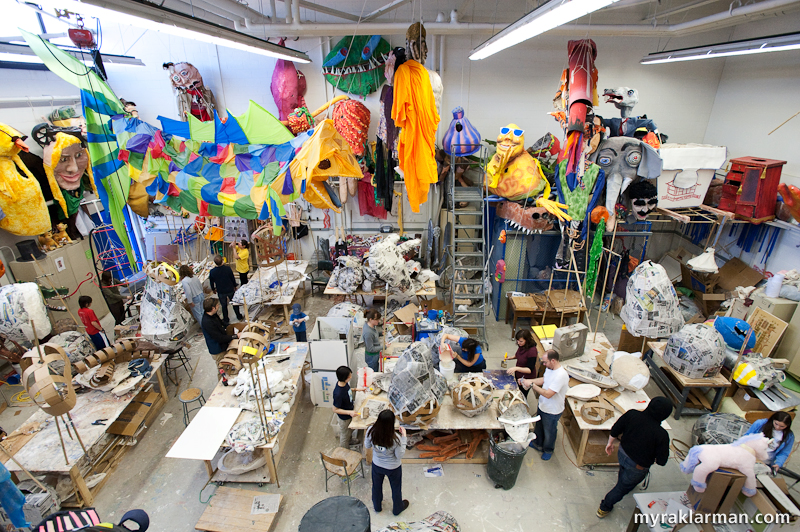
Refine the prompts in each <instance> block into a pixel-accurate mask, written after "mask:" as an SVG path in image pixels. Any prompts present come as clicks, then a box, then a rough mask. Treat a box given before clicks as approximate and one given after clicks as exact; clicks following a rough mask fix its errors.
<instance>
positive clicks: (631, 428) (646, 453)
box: [597, 397, 672, 518]
mask: <svg viewBox="0 0 800 532" xmlns="http://www.w3.org/2000/svg"><path fill="white" fill-rule="evenodd" d="M671 413H672V403H671V402H670V401H669V399H667V398H666V397H656V398H654V399H653V400H652V401H650V404H649V405H647V408H645V409H644V411H643V412H642V411H639V410H628V411H627V412H625V413H624V414H622V417H620V418H619V419H618V420H617V422H616V423H614V426H613V427H611V434H610V435H609V436H608V444H606V454H607V455H609V456H610V455H611V453H613V452H614V445H615V444H617V443H619V450H618V452H617V457H618V461H619V476H618V477H617V485H616V486H614V487H613V488H612V489H611V491H609V492H608V493H606V496H605V498H603V500H602V501H601V502H600V507H599V508H598V509H597V517H600V518H603V517H605V516H607V515H608V514H609V513H611V510H613V509H614V505H615V504H616V503H618V502H619V501H621V500H622V498H623V497H624V496H625V495H627V494H628V493H630V492H631V491H632V490H633V488H635V487H636V486H638V485H639V483H640V482H642V481H643V480H644V479H645V477H647V475H648V474H649V473H650V466H652V465H653V464H654V463H656V464H658V465H660V466H665V465H667V460H668V459H669V434H667V431H666V430H664V428H663V427H662V426H661V422H662V421H664V420H665V419H667V418H668V417H669V415H670V414H671Z"/></svg>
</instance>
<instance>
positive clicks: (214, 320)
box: [200, 298, 239, 357]
mask: <svg viewBox="0 0 800 532" xmlns="http://www.w3.org/2000/svg"><path fill="white" fill-rule="evenodd" d="M218 310H219V303H218V302H217V301H215V300H213V299H211V298H208V299H206V300H205V301H203V311H204V314H203V321H202V322H201V324H200V326H201V328H202V329H203V336H204V337H205V339H206V346H208V352H209V353H211V354H212V355H214V356H215V357H216V356H217V355H222V354H223V353H225V350H226V349H227V348H228V344H230V343H231V341H232V340H233V339H234V338H239V335H238V334H228V332H227V331H226V330H225V325H224V324H223V323H222V320H221V319H220V317H219V315H218V314H217V311H218Z"/></svg>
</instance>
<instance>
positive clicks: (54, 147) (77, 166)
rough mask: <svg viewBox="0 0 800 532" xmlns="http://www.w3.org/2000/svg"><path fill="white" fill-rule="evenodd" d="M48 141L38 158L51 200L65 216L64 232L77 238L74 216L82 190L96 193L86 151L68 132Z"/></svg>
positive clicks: (79, 141) (81, 196) (57, 134)
mask: <svg viewBox="0 0 800 532" xmlns="http://www.w3.org/2000/svg"><path fill="white" fill-rule="evenodd" d="M50 138H51V142H50V143H48V144H46V145H45V146H44V155H43V157H42V161H43V165H44V172H45V174H47V180H48V182H49V183H50V191H51V192H52V193H53V199H54V200H55V202H56V203H58V205H59V206H60V207H61V211H62V212H63V217H64V218H66V219H67V227H68V233H69V235H70V237H71V238H78V237H79V236H80V233H79V232H77V229H76V228H75V216H76V215H77V213H78V210H79V208H80V204H81V199H83V192H84V191H85V190H89V191H91V192H94V193H97V189H96V188H95V184H94V177H93V175H92V165H91V164H90V163H91V160H90V159H89V151H88V150H87V149H86V146H85V144H84V142H83V140H82V139H79V138H78V137H76V136H74V135H70V134H69V133H64V132H61V131H59V132H56V133H55V135H54V136H52V137H50Z"/></svg>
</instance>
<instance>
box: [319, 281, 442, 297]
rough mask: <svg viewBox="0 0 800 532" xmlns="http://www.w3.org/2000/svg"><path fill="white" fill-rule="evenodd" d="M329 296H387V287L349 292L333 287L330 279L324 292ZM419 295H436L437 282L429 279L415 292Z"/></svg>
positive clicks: (391, 292)
mask: <svg viewBox="0 0 800 532" xmlns="http://www.w3.org/2000/svg"><path fill="white" fill-rule="evenodd" d="M323 293H324V294H325V295H327V296H385V295H386V289H385V288H384V289H376V290H373V291H371V292H365V291H364V290H361V289H358V290H356V291H355V292H353V293H350V294H348V293H347V292H345V291H343V290H340V289H339V288H338V287H333V286H331V285H330V281H328V285H327V286H326V287H325V292H323ZM394 293H395V292H394V291H393V290H389V295H392V294H394ZM414 295H415V296H417V297H436V282H435V281H428V282H427V283H425V284H423V285H422V289H421V290H418V291H417V292H415V293H414Z"/></svg>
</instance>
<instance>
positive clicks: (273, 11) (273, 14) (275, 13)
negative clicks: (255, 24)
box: [269, 0, 278, 24]
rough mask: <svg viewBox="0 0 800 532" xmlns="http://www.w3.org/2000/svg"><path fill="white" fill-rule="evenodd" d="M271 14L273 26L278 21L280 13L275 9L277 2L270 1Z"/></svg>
mask: <svg viewBox="0 0 800 532" xmlns="http://www.w3.org/2000/svg"><path fill="white" fill-rule="evenodd" d="M269 13H270V17H271V19H270V22H272V23H273V24H274V23H275V22H277V21H278V11H277V10H276V9H275V0H269Z"/></svg>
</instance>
